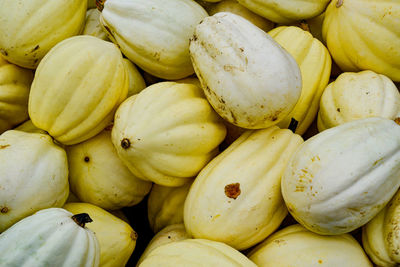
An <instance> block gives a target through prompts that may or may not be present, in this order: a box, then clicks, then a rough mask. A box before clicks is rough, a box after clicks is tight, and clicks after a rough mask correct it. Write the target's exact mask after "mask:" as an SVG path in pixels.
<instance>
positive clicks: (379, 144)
mask: <svg viewBox="0 0 400 267" xmlns="http://www.w3.org/2000/svg"><path fill="white" fill-rule="evenodd" d="M399 162H400V126H399V125H398V124H396V123H395V122H394V121H392V120H389V119H384V118H367V119H363V120H355V121H352V122H348V123H344V124H342V125H339V126H337V127H334V128H331V129H328V130H325V131H323V132H321V133H319V134H317V135H315V136H313V137H311V138H310V139H308V140H307V141H306V142H304V144H303V145H302V146H301V147H300V148H299V149H298V150H297V151H296V153H295V154H294V155H293V157H292V158H291V160H290V162H289V164H288V166H287V168H286V170H285V174H284V176H283V177H282V194H283V197H284V199H285V202H286V205H287V207H288V210H289V212H290V213H291V214H292V215H293V217H294V218H295V219H296V220H297V221H298V222H299V223H301V224H302V225H303V226H305V227H306V228H307V229H309V230H311V231H313V232H316V233H319V234H331V235H332V234H342V233H347V232H350V231H352V230H354V229H356V228H358V227H360V226H362V225H363V224H365V223H367V222H368V221H369V220H371V219H372V218H373V217H374V216H375V215H376V214H377V213H378V212H379V211H380V210H381V209H382V208H383V207H384V206H385V205H386V204H387V203H388V202H389V200H390V199H391V198H392V196H393V195H394V194H395V193H396V191H397V190H398V188H399V186H400V179H399V176H400V164H399Z"/></svg>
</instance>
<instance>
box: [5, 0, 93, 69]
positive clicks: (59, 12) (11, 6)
mask: <svg viewBox="0 0 400 267" xmlns="http://www.w3.org/2000/svg"><path fill="white" fill-rule="evenodd" d="M86 6H87V2H86V1H82V0H52V1H42V0H29V1H14V0H6V1H1V2H0V53H1V54H2V55H3V56H4V58H5V59H7V60H8V61H9V62H12V63H14V64H16V65H18V66H21V67H24V68H30V69H35V68H36V67H37V66H38V64H39V62H40V60H41V59H42V58H43V57H44V56H45V55H46V53H48V51H49V50H50V49H51V48H52V47H54V46H55V45H56V44H57V43H59V42H61V41H62V40H64V39H66V38H68V37H71V36H74V35H78V34H79V33H80V32H81V31H82V29H83V26H84V24H85V14H86Z"/></svg>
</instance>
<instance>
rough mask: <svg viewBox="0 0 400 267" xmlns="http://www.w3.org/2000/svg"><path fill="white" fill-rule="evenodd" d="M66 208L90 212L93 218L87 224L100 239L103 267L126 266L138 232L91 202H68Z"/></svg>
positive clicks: (70, 210) (75, 211)
mask: <svg viewBox="0 0 400 267" xmlns="http://www.w3.org/2000/svg"><path fill="white" fill-rule="evenodd" d="M63 208H64V209H66V210H68V211H69V212H71V213H73V214H79V213H88V214H89V215H90V218H91V219H92V220H93V222H91V223H90V224H88V225H87V228H88V229H90V230H92V231H93V232H94V234H95V235H96V237H97V240H98V241H99V246H100V263H99V265H100V266H102V267H120V266H125V264H126V263H127V262H128V259H129V257H130V256H131V254H132V252H133V250H134V249H135V245H136V239H137V234H136V232H135V231H134V230H133V229H132V227H131V226H130V225H129V224H127V223H126V222H124V221H123V220H121V219H119V218H117V217H115V216H114V215H112V214H111V213H109V212H107V211H105V210H103V209H102V208H99V207H97V206H95V205H92V204H89V203H68V204H65V205H64V207H63Z"/></svg>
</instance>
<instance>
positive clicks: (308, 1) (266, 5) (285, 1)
mask: <svg viewBox="0 0 400 267" xmlns="http://www.w3.org/2000/svg"><path fill="white" fill-rule="evenodd" d="M238 1H239V3H240V4H241V5H243V6H245V7H247V8H248V9H250V10H251V11H253V12H254V13H256V14H258V15H260V16H262V17H265V18H267V19H269V20H270V21H273V22H277V23H290V22H294V21H297V20H302V19H309V18H313V17H316V16H318V15H319V14H321V13H322V12H323V11H324V10H325V8H326V6H327V5H328V3H329V1H330V0H278V1H277V0H238Z"/></svg>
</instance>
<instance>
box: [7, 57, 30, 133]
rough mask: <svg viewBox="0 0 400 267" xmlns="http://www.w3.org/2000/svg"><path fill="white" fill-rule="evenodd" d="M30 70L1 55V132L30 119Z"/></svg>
mask: <svg viewBox="0 0 400 267" xmlns="http://www.w3.org/2000/svg"><path fill="white" fill-rule="evenodd" d="M32 80H33V73H32V71H30V70H26V69H23V68H20V67H18V66H16V65H13V64H10V63H8V62H7V61H5V60H4V59H3V58H2V57H1V56H0V134H1V133H3V132H4V131H6V130H10V129H12V128H13V127H14V126H15V125H17V124H19V123H21V122H23V121H25V120H27V119H28V97H29V89H30V87H31V83H32Z"/></svg>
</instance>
